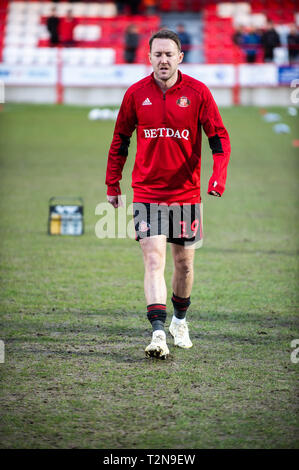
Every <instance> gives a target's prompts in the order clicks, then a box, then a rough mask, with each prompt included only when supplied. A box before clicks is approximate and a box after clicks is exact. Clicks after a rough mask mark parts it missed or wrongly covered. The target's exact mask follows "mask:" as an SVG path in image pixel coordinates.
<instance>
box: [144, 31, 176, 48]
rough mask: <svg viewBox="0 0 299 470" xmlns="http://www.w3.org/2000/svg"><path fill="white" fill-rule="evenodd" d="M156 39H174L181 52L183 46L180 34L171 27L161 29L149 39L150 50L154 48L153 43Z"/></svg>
mask: <svg viewBox="0 0 299 470" xmlns="http://www.w3.org/2000/svg"><path fill="white" fill-rule="evenodd" d="M154 39H171V40H172V41H174V42H175V43H176V45H177V46H178V50H179V51H180V52H181V48H182V46H181V41H180V39H179V37H178V35H177V34H176V33H175V32H174V31H171V30H170V29H161V30H160V31H158V32H157V33H155V34H153V35H152V36H151V38H150V40H149V46H150V50H152V44H153V40H154Z"/></svg>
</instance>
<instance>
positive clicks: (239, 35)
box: [233, 26, 244, 46]
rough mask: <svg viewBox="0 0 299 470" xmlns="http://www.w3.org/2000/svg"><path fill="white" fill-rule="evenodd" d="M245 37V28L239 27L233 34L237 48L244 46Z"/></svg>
mask: <svg viewBox="0 0 299 470" xmlns="http://www.w3.org/2000/svg"><path fill="white" fill-rule="evenodd" d="M243 35H244V26H239V27H238V28H237V29H236V31H235V32H234V34H233V42H234V44H236V46H242V44H243Z"/></svg>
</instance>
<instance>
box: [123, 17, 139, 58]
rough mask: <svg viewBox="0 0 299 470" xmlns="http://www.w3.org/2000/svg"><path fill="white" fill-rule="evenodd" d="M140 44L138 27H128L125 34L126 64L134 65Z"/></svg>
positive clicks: (132, 25)
mask: <svg viewBox="0 0 299 470" xmlns="http://www.w3.org/2000/svg"><path fill="white" fill-rule="evenodd" d="M138 44H139V34H138V29H137V26H136V25H134V24H131V25H129V26H128V28H127V30H126V34H125V56H124V59H125V62H126V63H128V64H133V63H134V62H135V59H136V51H137V49H138Z"/></svg>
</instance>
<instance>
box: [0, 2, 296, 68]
mask: <svg viewBox="0 0 299 470" xmlns="http://www.w3.org/2000/svg"><path fill="white" fill-rule="evenodd" d="M116 3H117V2H112V1H98V2H95V1H91V2H89V1H85V2H55V3H53V2H48V1H36V0H28V1H18V0H13V1H7V0H1V3H0V5H1V6H0V60H1V61H2V62H4V63H7V64H11V65H12V64H41V65H45V64H51V63H53V61H55V60H56V54H55V52H53V48H51V47H50V42H49V33H48V30H47V27H46V20H47V17H48V16H49V15H50V12H51V9H52V7H53V6H55V7H56V10H57V15H58V16H59V17H60V19H63V18H64V17H65V16H66V13H67V11H68V10H69V9H71V10H72V14H73V16H74V18H75V20H76V26H75V29H74V41H75V43H74V44H73V46H75V47H71V48H69V50H66V51H64V52H63V54H62V60H63V61H65V62H66V63H68V64H77V65H78V64H84V65H109V64H113V63H116V64H121V63H124V36H125V31H126V29H127V27H128V26H129V25H131V24H132V23H134V24H135V25H136V26H137V28H138V33H139V39H140V40H139V47H138V50H137V54H136V63H139V64H144V63H147V44H148V39H149V37H150V35H151V34H152V32H154V31H156V30H158V29H159V27H160V26H161V25H163V26H166V27H169V28H172V29H175V27H176V24H177V23H178V22H183V23H184V24H185V27H186V30H187V31H188V33H189V34H190V35H191V38H192V46H191V51H190V52H191V53H190V54H189V55H190V59H189V62H192V63H204V62H205V63H209V64H212V63H220V64H221V63H229V64H237V63H242V62H246V54H245V51H244V48H243V49H242V48H241V47H240V46H239V45H237V44H235V43H234V41H233V36H234V33H235V31H236V28H238V27H239V26H242V27H244V28H258V29H259V30H260V31H262V30H263V28H265V25H266V22H267V20H269V19H270V20H272V21H273V22H274V23H275V27H276V29H277V31H278V32H279V34H280V35H281V37H282V44H283V45H286V39H285V38H286V35H287V33H288V31H289V29H290V26H291V24H294V23H296V22H297V25H298V24H299V4H298V1H296V0H284V1H283V2H281V1H279V0H271V1H270V0H252V1H250V2H218V1H208V0H185V1H182V0H160V1H157V2H150V3H151V4H153V5H155V7H157V10H158V13H157V14H155V15H148V14H147V12H146V8H147V6H146V5H147V2H140V7H139V12H138V14H137V15H134V16H132V15H131V14H130V11H129V9H128V8H125V9H124V11H123V13H122V14H121V15H119V14H118V11H117V5H116ZM263 60H264V57H263V51H262V48H259V50H258V54H257V57H256V62H263ZM282 60H287V57H285V58H283V59H282Z"/></svg>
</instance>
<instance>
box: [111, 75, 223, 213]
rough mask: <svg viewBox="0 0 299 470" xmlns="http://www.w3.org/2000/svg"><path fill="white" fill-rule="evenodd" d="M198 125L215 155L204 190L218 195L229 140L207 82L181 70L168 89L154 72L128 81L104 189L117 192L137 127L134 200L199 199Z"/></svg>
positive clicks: (199, 137) (115, 193)
mask: <svg viewBox="0 0 299 470" xmlns="http://www.w3.org/2000/svg"><path fill="white" fill-rule="evenodd" d="M201 126H202V127H203V129H204V131H205V133H206V135H207V137H208V139H209V144H210V147H211V150H212V153H213V159H214V166H213V174H212V177H211V178H210V181H209V186H208V193H209V192H210V191H212V190H215V191H217V192H218V193H219V194H220V195H222V193H223V191H224V189H225V181H226V174H227V165H228V161H229V156H230V142H229V136H228V133H227V131H226V129H225V127H224V125H223V122H222V119H221V116H220V114H219V111H218V108H217V105H216V103H215V101H214V99H213V97H212V94H211V92H210V90H209V89H208V88H207V87H206V85H204V84H203V83H202V82H200V81H198V80H195V79H194V78H192V77H189V76H188V75H184V74H182V73H181V72H180V71H178V80H177V82H176V84H175V85H174V86H172V87H171V88H169V89H168V90H167V91H166V93H163V92H162V90H161V88H160V87H159V86H158V85H157V83H156V81H155V79H154V74H153V73H152V74H151V75H150V76H148V77H146V78H144V79H142V80H140V81H139V82H137V83H135V84H134V85H132V86H131V87H130V88H129V89H128V90H127V91H126V93H125V96H124V98H123V102H122V104H121V107H120V110H119V113H118V117H117V121H116V124H115V129H114V135H113V140H112V143H111V147H110V151H109V156H108V163H107V173H106V184H107V186H108V191H107V193H108V195H110V196H116V195H120V194H121V191H120V186H119V181H120V180H121V176H122V169H123V166H124V164H125V162H126V157H127V155H128V147H129V144H130V137H131V135H132V133H133V131H134V130H135V128H136V130H137V153H136V158H135V165H134V169H133V173H132V187H133V189H134V202H153V203H160V202H165V203H168V204H171V203H173V202H178V203H182V204H183V203H186V204H188V203H197V202H200V201H201V197H200V165H201Z"/></svg>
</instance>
